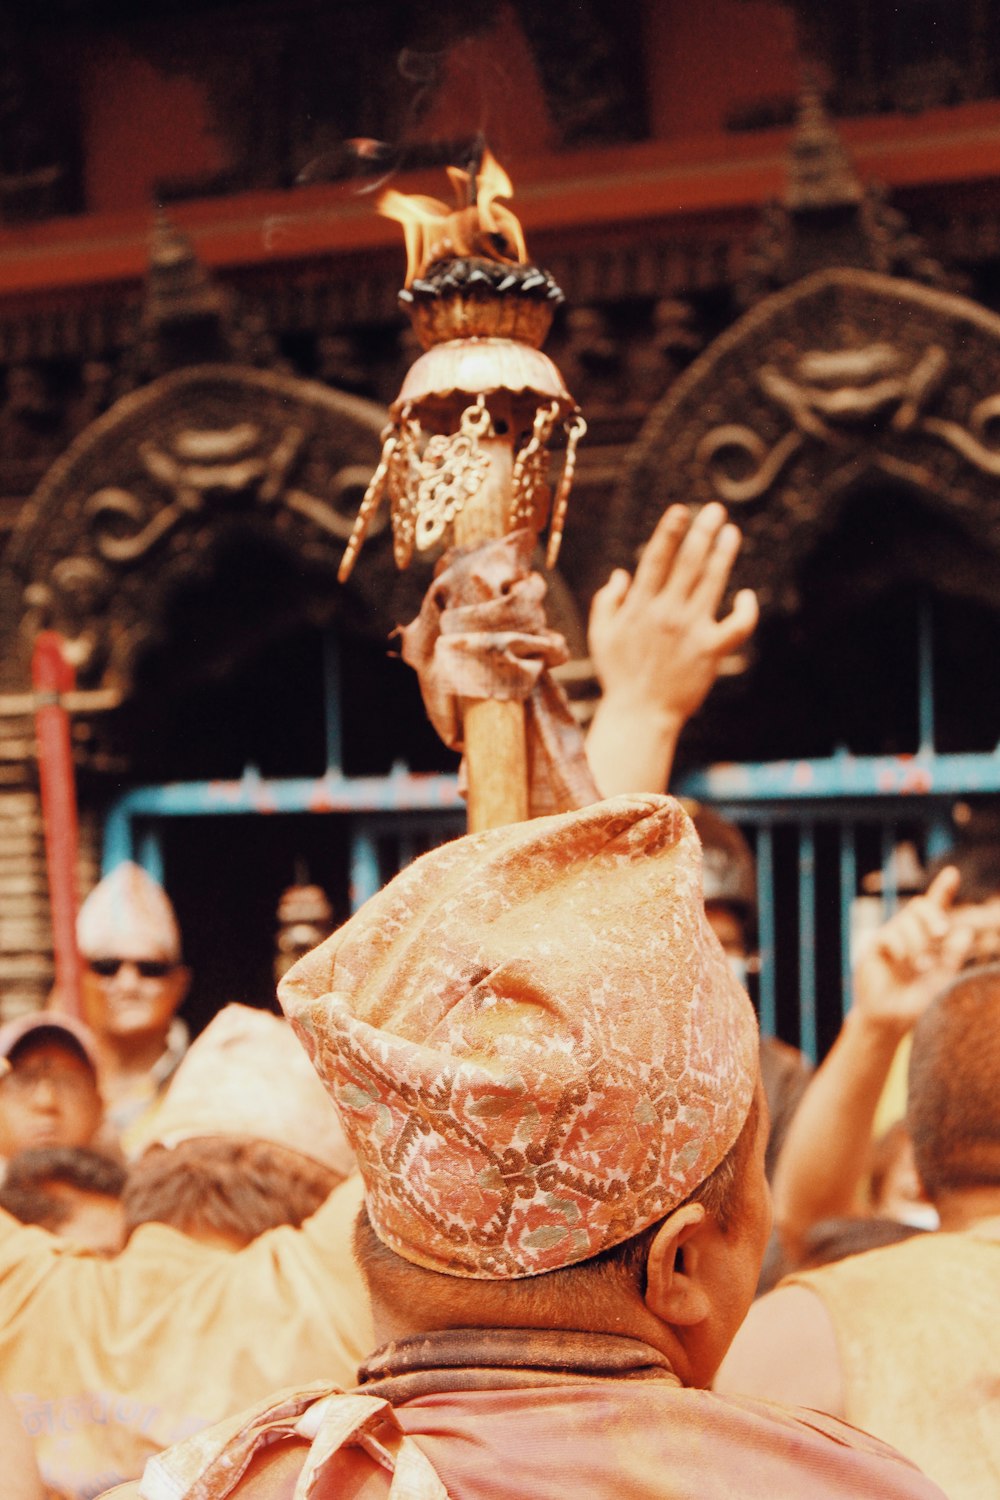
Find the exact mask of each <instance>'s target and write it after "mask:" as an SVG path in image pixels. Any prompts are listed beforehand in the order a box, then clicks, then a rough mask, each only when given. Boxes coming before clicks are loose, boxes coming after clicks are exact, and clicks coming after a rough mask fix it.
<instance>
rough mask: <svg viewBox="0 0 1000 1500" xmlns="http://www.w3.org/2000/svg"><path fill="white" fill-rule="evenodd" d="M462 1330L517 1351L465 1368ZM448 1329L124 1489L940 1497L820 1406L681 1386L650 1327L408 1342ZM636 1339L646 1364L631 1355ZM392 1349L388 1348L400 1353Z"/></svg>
mask: <svg viewBox="0 0 1000 1500" xmlns="http://www.w3.org/2000/svg"><path fill="white" fill-rule="evenodd" d="M462 1337H464V1338H465V1339H467V1340H469V1341H476V1342H478V1343H479V1344H480V1345H481V1346H482V1347H481V1350H480V1351H479V1352H480V1353H481V1354H482V1356H483V1357H484V1358H488V1357H490V1355H491V1353H492V1352H493V1350H494V1349H495V1347H496V1346H497V1345H500V1346H501V1353H502V1352H503V1346H508V1347H509V1350H510V1353H511V1356H512V1357H510V1358H508V1361H507V1363H506V1366H505V1367H502V1368H492V1369H483V1368H478V1369H468V1370H466V1369H461V1368H456V1367H455V1365H454V1364H453V1363H452V1362H451V1358H454V1357H455V1356H456V1354H461V1352H462V1350H461V1345H460V1343H459V1342H458V1339H459V1338H462ZM539 1338H540V1339H541V1340H543V1341H549V1342H554V1343H555V1344H556V1345H557V1346H558V1345H562V1346H563V1347H566V1346H568V1347H569V1351H570V1352H569V1357H567V1358H565V1359H564V1361H563V1363H564V1365H565V1366H566V1368H563V1369H562V1370H559V1371H556V1370H551V1369H545V1370H542V1369H532V1368H524V1367H523V1366H520V1365H519V1361H520V1359H521V1357H522V1355H523V1354H524V1352H525V1350H526V1348H527V1347H529V1346H530V1341H532V1340H536V1339H539ZM442 1344H444V1345H446V1346H448V1347H447V1354H448V1355H449V1356H451V1358H449V1359H448V1360H447V1362H446V1363H445V1364H444V1365H443V1366H442V1367H440V1368H437V1369H424V1370H420V1371H414V1369H413V1367H412V1363H411V1365H410V1368H408V1369H407V1370H406V1371H405V1372H404V1373H403V1374H401V1375H398V1376H391V1377H389V1378H387V1379H382V1380H378V1381H375V1382H373V1383H370V1384H368V1385H363V1386H361V1387H359V1388H358V1389H357V1390H356V1391H353V1392H350V1393H346V1394H344V1393H330V1394H324V1393H322V1392H321V1391H319V1390H317V1388H315V1387H313V1388H312V1389H310V1390H301V1391H295V1392H292V1391H288V1392H284V1393H283V1394H282V1395H280V1396H278V1397H276V1398H275V1399H274V1400H273V1401H272V1403H270V1404H269V1405H268V1404H266V1403H265V1405H264V1406H263V1407H262V1408H259V1409H258V1410H257V1411H256V1412H254V1413H247V1414H246V1415H245V1417H244V1419H243V1421H242V1422H241V1423H240V1422H237V1423H230V1424H224V1426H223V1427H221V1428H219V1429H216V1430H215V1431H213V1432H211V1433H209V1432H206V1433H203V1434H201V1436H200V1437H199V1438H197V1439H195V1440H194V1441H193V1442H192V1443H191V1444H190V1445H188V1447H187V1449H186V1451H185V1450H183V1449H182V1450H177V1451H175V1452H173V1453H169V1454H164V1455H163V1456H162V1457H161V1458H160V1459H159V1460H157V1461H156V1463H155V1464H153V1465H151V1466H150V1469H149V1470H147V1473H146V1475H145V1477H144V1479H143V1481H142V1482H141V1483H140V1484H138V1485H130V1486H128V1487H126V1489H125V1490H124V1491H123V1492H121V1493H120V1495H119V1496H118V1497H117V1500H137V1497H143V1500H162V1497H165V1496H168V1495H169V1496H176V1497H178V1500H180V1497H197V1500H229V1497H232V1500H293V1495H294V1494H296V1493H301V1494H305V1493H308V1495H309V1496H310V1500H340V1497H341V1496H343V1495H345V1494H351V1495H363V1496H364V1497H365V1500H449V1497H450V1500H524V1497H525V1496H527V1495H530V1496H531V1497H532V1500H567V1496H572V1497H573V1500H736V1497H738V1500H803V1497H804V1496H808V1497H809V1500H857V1497H859V1496H866V1497H867V1496H878V1497H879V1500H942V1497H941V1493H940V1491H939V1490H938V1489H937V1487H936V1486H935V1485H933V1484H931V1483H930V1481H928V1480H926V1479H925V1478H924V1477H923V1476H922V1475H921V1474H919V1473H918V1472H917V1471H916V1470H915V1469H914V1468H913V1467H912V1466H911V1465H910V1464H909V1463H908V1462H907V1461H906V1460H905V1459H902V1458H900V1457H899V1455H898V1454H895V1453H893V1452H892V1451H891V1450H890V1449H888V1448H886V1447H885V1446H884V1445H883V1444H881V1443H879V1442H878V1441H877V1440H876V1439H874V1438H869V1437H867V1436H865V1435H864V1434H863V1433H859V1432H855V1431H853V1430H852V1429H851V1428H849V1427H847V1426H846V1425H845V1424H844V1423H842V1422H838V1421H837V1420H836V1419H835V1418H832V1417H823V1416H820V1415H819V1414H818V1413H815V1412H795V1411H792V1410H790V1409H785V1408H782V1407H774V1406H768V1405H766V1404H765V1403H761V1402H754V1401H748V1400H743V1399H737V1398H730V1397H724V1396H716V1395H713V1394H712V1393H711V1392H709V1391H700V1390H687V1389H684V1388H683V1387H682V1386H681V1385H680V1383H679V1381H678V1380H677V1379H676V1377H675V1376H674V1375H673V1374H672V1373H671V1371H670V1370H669V1367H667V1366H666V1365H665V1363H664V1361H663V1360H662V1356H660V1355H658V1354H657V1353H656V1351H654V1350H651V1349H648V1348H647V1347H646V1346H645V1345H642V1344H640V1343H638V1341H636V1340H632V1339H615V1338H613V1337H608V1336H602V1337H595V1336H593V1335H587V1334H568V1335H566V1334H556V1335H545V1334H541V1335H538V1334H537V1333H535V1332H534V1331H533V1330H516V1331H511V1330H507V1331H499V1330H487V1331H485V1332H484V1331H481V1330H477V1331H476V1332H475V1333H473V1332H472V1331H465V1332H464V1334H462V1333H460V1334H459V1336H458V1338H456V1335H455V1334H431V1335H428V1336H425V1337H423V1338H421V1339H419V1340H406V1341H404V1344H403V1345H402V1346H395V1349H396V1350H398V1349H401V1348H402V1349H404V1350H405V1348H406V1346H407V1345H409V1346H410V1349H411V1350H417V1351H418V1353H419V1354H421V1355H423V1356H425V1357H426V1358H427V1359H428V1360H430V1361H431V1363H433V1360H434V1355H435V1351H436V1350H437V1349H440V1348H441V1346H442ZM591 1344H592V1345H594V1346H595V1347H596V1348H597V1349H598V1350H599V1351H600V1352H601V1355H602V1360H601V1363H603V1364H604V1365H607V1363H608V1361H607V1360H606V1359H604V1358H603V1355H604V1353H605V1352H606V1351H608V1350H609V1349H611V1350H613V1349H614V1346H615V1345H620V1346H623V1348H624V1350H625V1355H626V1359H625V1361H624V1362H623V1364H624V1366H625V1367H624V1368H623V1369H622V1372H621V1373H619V1374H618V1375H617V1376H612V1375H607V1374H605V1375H603V1376H602V1375H595V1374H591V1373H590V1372H589V1370H588V1368H587V1366H588V1359H587V1358H586V1354H587V1352H588V1350H589V1346H590V1345H591ZM574 1345H575V1347H574ZM632 1351H640V1354H641V1356H642V1357H644V1358H645V1363H644V1364H641V1365H637V1366H636V1367H634V1368H633V1369H632V1370H631V1371H629V1370H628V1368H627V1365H628V1357H629V1355H630V1354H631V1352H632ZM581 1352H582V1354H583V1356H584V1357H580V1356H581ZM394 1354H395V1350H394V1349H392V1348H390V1349H389V1350H387V1351H385V1355H386V1359H385V1363H386V1364H387V1365H388V1366H389V1367H390V1368H392V1369H395V1368H396V1367H397V1364H398V1362H399V1361H398V1359H397V1358H396V1357H394ZM402 1398H405V1399H402ZM310 1468H311V1470H312V1472H311V1473H310V1474H309V1476H308V1480H307V1479H306V1476H305V1474H304V1473H303V1471H304V1470H306V1469H310ZM296 1483H299V1484H300V1485H301V1486H302V1488H301V1489H300V1490H299V1491H296V1489H295V1486H296ZM109 1500H110V1497H109Z"/></svg>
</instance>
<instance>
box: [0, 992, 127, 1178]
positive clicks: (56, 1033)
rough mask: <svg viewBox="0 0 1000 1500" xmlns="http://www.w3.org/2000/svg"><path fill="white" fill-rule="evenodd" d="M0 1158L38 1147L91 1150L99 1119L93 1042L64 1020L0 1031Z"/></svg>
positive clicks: (24, 1021)
mask: <svg viewBox="0 0 1000 1500" xmlns="http://www.w3.org/2000/svg"><path fill="white" fill-rule="evenodd" d="M0 1058H3V1059H5V1060H6V1063H7V1065H8V1071H7V1072H6V1073H5V1074H4V1076H3V1077H2V1078H0V1156H3V1157H11V1156H14V1155H16V1153H17V1152H19V1151H27V1150H30V1149H32V1148H34V1147H39V1146H89V1144H90V1142H91V1141H92V1140H93V1138H94V1136H95V1135H96V1134H97V1131H98V1129H99V1128H100V1125H101V1120H102V1118H103V1113H104V1109H103V1104H102V1101H101V1093H100V1088H99V1086H98V1081H97V1064H96V1059H95V1054H94V1046H93V1041H92V1039H91V1038H90V1036H89V1034H88V1032H87V1030H86V1028H85V1027H83V1026H81V1025H79V1024H78V1023H77V1022H74V1021H72V1020H70V1019H69V1018H66V1017H61V1016H56V1015H50V1014H47V1013H45V1014H39V1015H33V1016H25V1017H22V1018H21V1019H19V1020H17V1021H9V1022H8V1023H7V1024H6V1025H5V1026H3V1027H0Z"/></svg>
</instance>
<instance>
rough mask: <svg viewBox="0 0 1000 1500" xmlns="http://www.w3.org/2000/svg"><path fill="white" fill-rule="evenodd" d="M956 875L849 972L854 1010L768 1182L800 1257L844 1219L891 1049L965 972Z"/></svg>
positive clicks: (780, 1225)
mask: <svg viewBox="0 0 1000 1500" xmlns="http://www.w3.org/2000/svg"><path fill="white" fill-rule="evenodd" d="M958 881H959V876H958V871H957V870H956V869H955V868H954V866H953V865H948V866H946V868H945V869H943V870H942V871H941V872H940V873H939V875H938V876H937V877H936V879H935V880H934V881H933V882H932V884H931V885H930V886H929V887H928V889H927V891H926V892H925V893H924V895H922V896H915V897H914V898H913V900H912V901H909V902H907V904H906V905H905V906H904V907H902V908H901V909H900V910H899V911H898V912H896V914H895V915H894V916H892V917H891V918H890V919H889V921H888V922H886V923H885V925H884V926H883V927H881V928H880V929H879V931H878V933H876V935H875V938H874V940H873V942H872V944H871V946H870V947H869V948H868V949H867V950H866V952H865V953H864V955H863V956H862V958H861V959H860V960H859V962H858V964H857V965H856V967H855V970H854V976H853V991H854V994H853V1004H852V1006H851V1009H850V1011H849V1012H848V1015H847V1018H846V1020H845V1021H844V1025H843V1027H842V1028H841V1031H840V1035H839V1036H838V1037H837V1040H836V1042H835V1043H834V1045H833V1047H832V1048H831V1049H830V1052H829V1053H828V1055H827V1057H826V1058H825V1060H824V1062H823V1063H822V1065H821V1067H819V1068H818V1069H817V1071H816V1073H815V1075H814V1076H813V1078H812V1081H811V1082H810V1084H809V1086H808V1088H807V1089H806V1091H805V1093H804V1094H803V1096H802V1100H801V1102H800V1104H799V1107H798V1110H797V1111H796V1113H795V1116H794V1117H793V1119H792V1122H791V1124H790V1126H789V1128H788V1134H787V1136H786V1137H785V1144H784V1147H783V1148H782V1152H781V1155H780V1156H779V1158H778V1163H777V1167H776V1169H775V1174H774V1185H773V1197H774V1222H775V1226H776V1227H777V1229H778V1231H779V1233H780V1234H781V1238H782V1241H783V1243H784V1244H785V1247H786V1249H787V1250H788V1251H789V1253H790V1254H792V1255H795V1254H797V1253H798V1251H799V1249H800V1246H801V1243H802V1239H803V1236H804V1235H805V1234H806V1232H807V1231H808V1230H809V1228H810V1227H811V1226H812V1225H813V1224H815V1223H818V1222H819V1221H820V1220H821V1219H828V1218H833V1217H835V1216H838V1215H841V1214H847V1213H850V1212H851V1210H852V1209H853V1207H854V1205H855V1202H856V1197H857V1192H858V1188H859V1186H860V1184H861V1182H862V1179H863V1177H864V1172H865V1164H866V1161H867V1157H868V1148H869V1144H870V1141H871V1133H872V1125H873V1122H874V1119H875V1111H876V1109H877V1107H878V1102H879V1099H880V1097H881V1094H882V1089H883V1087H884V1085H885V1081H886V1078H887V1076H888V1073H889V1068H890V1066H891V1064H892V1060H893V1057H894V1056H895V1053H896V1048H897V1047H898V1046H899V1043H900V1042H901V1041H902V1039H903V1037H904V1036H906V1034H907V1033H908V1032H909V1031H910V1030H911V1028H912V1027H913V1026H914V1025H915V1024H916V1022H917V1020H918V1018H919V1017H920V1015H921V1014H922V1013H923V1011H924V1010H925V1009H926V1008H927V1006H928V1005H929V1004H930V1002H931V1001H932V1000H933V999H934V996H935V995H937V994H938V993H939V992H940V991H941V990H942V989H943V988H944V987H945V985H946V984H947V983H948V982H949V980H950V979H951V978H952V977H953V976H954V974H955V973H956V972H957V971H958V969H959V968H960V967H961V962H962V957H963V954H962V952H961V948H960V946H959V945H958V944H956V943H954V942H950V943H949V942H946V939H947V938H948V936H949V933H950V932H951V930H952V924H951V920H950V910H951V905H952V902H953V901H954V899H955V894H956V892H957V890H958Z"/></svg>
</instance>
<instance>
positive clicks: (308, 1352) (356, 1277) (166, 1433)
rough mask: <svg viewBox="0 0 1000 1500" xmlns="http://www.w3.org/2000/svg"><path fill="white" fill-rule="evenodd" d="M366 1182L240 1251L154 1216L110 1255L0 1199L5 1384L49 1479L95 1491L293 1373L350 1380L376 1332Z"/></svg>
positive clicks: (69, 1488) (83, 1499)
mask: <svg viewBox="0 0 1000 1500" xmlns="http://www.w3.org/2000/svg"><path fill="white" fill-rule="evenodd" d="M361 1196H362V1188H361V1183H360V1180H359V1179H358V1178H352V1179H350V1180H349V1181H348V1182H346V1183H344V1184H343V1185H342V1186H341V1187H339V1188H337V1189H336V1190H335V1192H334V1193H333V1194H332V1195H331V1196H330V1198H329V1199H328V1200H327V1202H326V1203H325V1204H324V1205H323V1207H322V1208H321V1209H320V1210H319V1211H318V1212H317V1213H316V1214H314V1215H313V1217H312V1218H311V1219H309V1220H308V1221H307V1222H306V1223H305V1224H304V1225H303V1226H302V1227H301V1229H293V1228H292V1227H291V1226H282V1227H281V1228H278V1229H272V1230H269V1231H268V1232H267V1233H266V1234H262V1235H261V1236H260V1237H259V1238H258V1239H256V1240H254V1241H253V1242H252V1243H251V1244H250V1245H248V1246H247V1247H246V1248H245V1249H243V1250H240V1251H237V1252H233V1251H229V1250H224V1249H219V1248H216V1247H214V1246H208V1245H203V1244H199V1243H198V1242H196V1241H195V1240H192V1239H189V1238H188V1237H187V1236H186V1235H183V1234H181V1233H179V1231H177V1230H175V1229H171V1228H168V1227H167V1226H166V1225H163V1224H144V1225H141V1226H140V1227H139V1228H138V1229H137V1230H136V1231H135V1233H134V1234H133V1235H132V1237H131V1239H130V1240H129V1243H128V1245H127V1246H126V1247H125V1249H124V1250H123V1251H122V1252H121V1254H120V1255H118V1256H116V1257H115V1258H114V1259H112V1260H106V1259H101V1258H98V1257H96V1256H93V1255H90V1254H88V1253H86V1252H84V1251H79V1250H74V1249H72V1248H71V1247H70V1246H69V1245H68V1244H66V1243H64V1242H61V1241H59V1240H57V1239H55V1238H54V1237H53V1236H52V1235H49V1234H47V1233H46V1232H45V1231H44V1230H42V1229H35V1228H29V1227H27V1226H25V1225H23V1224H19V1223H18V1222H17V1220H15V1219H12V1218H10V1217H9V1216H8V1215H7V1214H4V1213H2V1212H0V1382H2V1384H3V1386H4V1388H5V1389H6V1390H7V1392H8V1393H9V1394H10V1396H11V1397H12V1398H13V1400H14V1403H15V1405H16V1406H17V1408H18V1410H19V1412H20V1414H21V1416H22V1418H23V1420H24V1422H25V1425H26V1426H27V1429H28V1432H29V1433H30V1435H31V1436H32V1437H33V1439H34V1440H35V1445H36V1451H37V1453H38V1459H39V1467H40V1468H41V1471H42V1477H43V1479H45V1481H46V1482H47V1483H49V1484H50V1485H52V1486H53V1487H54V1488H56V1489H58V1490H60V1491H65V1492H66V1493H67V1494H69V1495H72V1496H75V1497H79V1500H90V1497H91V1496H94V1495H99V1494H101V1493H102V1492H103V1491H104V1490H105V1489H106V1488H107V1487H108V1486H109V1485H112V1484H117V1483H118V1482H119V1481H120V1480H122V1479H127V1478H131V1477H133V1476H135V1475H138V1474H140V1473H141V1472H142V1468H143V1465H144V1463H145V1461H146V1459H147V1458H149V1456H150V1455H151V1454H153V1453H156V1452H158V1451H159V1450H160V1449H161V1448H163V1447H164V1446H166V1445H167V1444H170V1443H174V1442H176V1441H178V1439H180V1438H183V1437H186V1436H188V1435H189V1434H190V1433H192V1432H196V1431H198V1430H199V1429H200V1428H201V1427H204V1426H206V1425H208V1424H210V1423H214V1422H217V1421H219V1420H220V1419H221V1418H223V1417H224V1416H226V1415H228V1414H230V1413H232V1412H237V1411H240V1410H241V1409H242V1408H243V1407H245V1406H246V1405H247V1404H248V1403H250V1402H253V1401H259V1400H261V1399H263V1397H264V1396H265V1395H267V1394H268V1393H269V1392H270V1391H273V1390H274V1389H276V1388H278V1387H281V1386H284V1385H288V1384H289V1382H295V1381H308V1380H317V1379H319V1378H321V1377H323V1378H329V1377H330V1375H331V1373H333V1374H334V1378H336V1379H338V1380H340V1381H341V1382H344V1383H347V1384H351V1383H353V1381H354V1379H355V1372H356V1370H357V1365H358V1362H359V1360H360V1359H361V1357H362V1356H363V1354H364V1353H365V1352H366V1351H367V1350H368V1349H370V1347H371V1345H372V1342H373V1337H372V1331H371V1318H370V1313H369V1307H368V1297H367V1294H366V1292H365V1290H364V1287H363V1285H362V1282H361V1277H360V1273H359V1272H358V1270H357V1269H356V1267H355V1264H354V1261H353V1257H352V1255H351V1251H350V1238H351V1230H352V1227H353V1223H354V1219H355V1217H356V1214H357V1209H358V1206H359V1204H360V1202H361Z"/></svg>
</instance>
